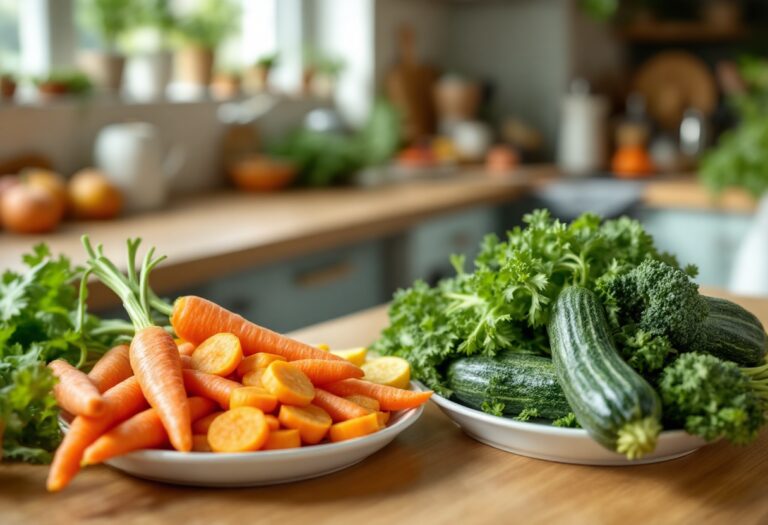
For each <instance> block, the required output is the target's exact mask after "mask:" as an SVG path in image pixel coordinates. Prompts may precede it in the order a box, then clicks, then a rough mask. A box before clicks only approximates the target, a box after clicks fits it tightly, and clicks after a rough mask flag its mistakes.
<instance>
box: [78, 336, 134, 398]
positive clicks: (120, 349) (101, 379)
mask: <svg viewBox="0 0 768 525" xmlns="http://www.w3.org/2000/svg"><path fill="white" fill-rule="evenodd" d="M132 375H133V370H132V369H131V361H130V359H129V358H128V345H117V346H116V347H114V348H112V349H110V350H109V351H108V352H107V353H106V354H104V355H103V356H101V359H99V360H98V361H96V364H95V365H93V368H91V371H90V372H88V377H89V378H90V379H91V381H93V384H94V385H96V388H98V389H99V392H102V393H103V392H106V391H107V390H109V389H110V388H112V387H113V386H115V385H116V384H118V383H120V382H121V381H125V380H126V379H128V378H129V377H131V376H132Z"/></svg>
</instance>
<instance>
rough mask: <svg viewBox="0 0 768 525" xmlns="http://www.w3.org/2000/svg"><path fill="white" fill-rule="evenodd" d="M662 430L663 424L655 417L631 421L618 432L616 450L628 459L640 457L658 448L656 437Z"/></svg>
mask: <svg viewBox="0 0 768 525" xmlns="http://www.w3.org/2000/svg"><path fill="white" fill-rule="evenodd" d="M659 432H661V424H660V423H659V421H658V420H657V419H656V418H654V417H646V418H645V419H640V420H635V421H630V422H629V423H627V424H625V425H624V426H623V427H621V429H619V432H618V439H617V440H616V452H618V453H620V454H624V455H625V456H627V459H629V460H634V459H640V458H641V457H643V456H644V455H646V454H648V453H649V452H653V449H655V448H656V439H657V438H658V436H659Z"/></svg>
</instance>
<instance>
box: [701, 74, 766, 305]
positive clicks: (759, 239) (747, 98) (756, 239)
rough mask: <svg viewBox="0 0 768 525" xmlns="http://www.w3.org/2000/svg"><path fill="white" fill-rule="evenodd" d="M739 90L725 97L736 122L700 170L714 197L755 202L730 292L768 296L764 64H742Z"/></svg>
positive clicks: (732, 277)
mask: <svg viewBox="0 0 768 525" xmlns="http://www.w3.org/2000/svg"><path fill="white" fill-rule="evenodd" d="M740 71H741V76H742V79H743V83H742V85H743V87H741V88H739V89H738V91H737V92H734V93H732V94H731V95H730V97H729V98H730V102H731V104H732V105H733V106H734V107H735V109H736V113H737V114H738V116H739V118H740V122H739V124H738V126H737V127H735V128H734V129H731V130H730V131H727V132H725V133H723V135H722V136H721V137H720V140H719V142H718V144H717V146H716V147H715V148H713V149H712V150H711V151H710V152H709V153H707V154H706V155H705V156H704V158H703V159H702V162H701V165H700V167H699V177H700V179H701V181H702V182H703V183H704V184H705V185H706V186H707V187H709V188H710V189H711V190H712V191H713V192H715V193H720V192H722V191H723V190H725V189H727V188H741V189H743V190H746V191H747V192H749V193H750V194H751V195H752V196H754V197H755V198H756V199H758V205H757V211H756V213H755V217H754V219H753V222H752V226H751V228H750V230H749V232H748V234H747V235H746V237H745V238H744V239H743V240H742V242H741V245H740V247H739V249H738V250H737V253H736V258H735V261H734V265H733V268H732V270H731V279H730V283H729V288H730V289H731V290H732V291H733V292H735V293H739V294H745V295H768V61H766V60H756V59H749V60H745V61H744V62H743V63H742V65H741V68H740Z"/></svg>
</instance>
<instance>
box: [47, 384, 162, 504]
mask: <svg viewBox="0 0 768 525" xmlns="http://www.w3.org/2000/svg"><path fill="white" fill-rule="evenodd" d="M104 403H105V405H106V409H105V410H104V415H102V416H101V417H98V418H90V417H84V416H78V417H76V418H75V419H74V420H72V424H71V425H70V426H69V431H67V433H66V434H65V435H64V439H63V440H62V442H61V444H60V445H59V448H58V449H56V454H55V455H54V456H53V463H52V464H51V469H50V471H49V472H48V481H47V486H48V490H49V491H51V492H56V491H58V490H61V489H63V488H64V487H66V486H67V485H68V484H69V482H70V481H72V478H73V477H75V474H77V472H78V471H79V470H80V461H81V460H82V458H83V452H85V449H86V448H88V446H90V444H91V443H93V442H94V441H96V440H97V439H98V438H99V436H101V435H102V434H103V433H104V432H105V431H107V430H109V429H110V428H111V427H112V426H114V425H115V424H116V423H119V422H121V421H125V420H126V419H128V418H129V417H131V416H133V415H134V414H136V413H138V412H140V411H141V410H144V408H146V406H147V401H146V400H145V399H144V394H142V392H141V386H139V382H138V380H137V379H136V378H135V377H130V378H128V379H126V380H125V381H123V382H122V383H120V384H117V385H115V386H113V387H112V388H110V389H109V390H107V391H106V392H105V393H104Z"/></svg>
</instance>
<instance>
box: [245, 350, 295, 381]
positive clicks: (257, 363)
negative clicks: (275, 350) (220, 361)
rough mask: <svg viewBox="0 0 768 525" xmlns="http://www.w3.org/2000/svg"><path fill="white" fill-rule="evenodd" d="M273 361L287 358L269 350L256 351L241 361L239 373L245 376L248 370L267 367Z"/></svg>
mask: <svg viewBox="0 0 768 525" xmlns="http://www.w3.org/2000/svg"><path fill="white" fill-rule="evenodd" d="M272 361H286V359H285V358H284V357H283V356H281V355H277V354H268V353H267V352H256V353H255V354H253V355H249V356H248V357H246V358H244V359H243V360H242V361H240V364H239V365H238V366H237V375H239V376H240V377H243V376H244V375H246V374H247V373H248V372H251V371H252V370H256V369H257V368H267V367H268V366H269V364H270V363H271V362H272Z"/></svg>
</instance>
